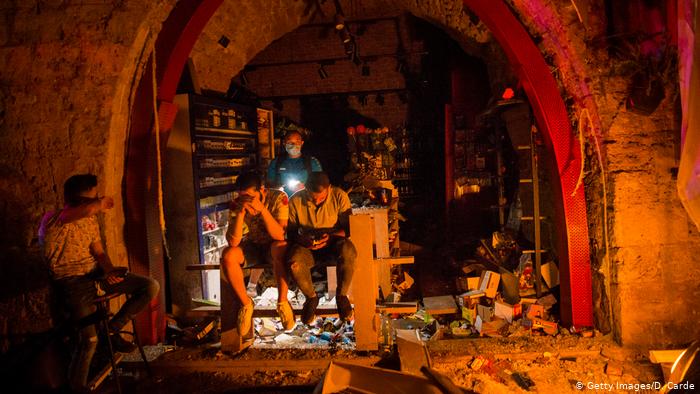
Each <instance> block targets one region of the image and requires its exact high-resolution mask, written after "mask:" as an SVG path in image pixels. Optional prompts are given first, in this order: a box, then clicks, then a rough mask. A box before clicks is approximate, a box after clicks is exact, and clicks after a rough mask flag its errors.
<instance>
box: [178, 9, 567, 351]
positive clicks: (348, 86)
mask: <svg viewBox="0 0 700 394" xmlns="http://www.w3.org/2000/svg"><path fill="white" fill-rule="evenodd" d="M344 14H345V12H344V11H343V10H342V8H340V4H338V8H336V13H335V17H334V18H332V20H329V21H328V22H315V23H309V24H306V25H302V26H300V27H299V28H297V29H296V30H294V31H292V32H290V33H288V34H286V35H284V36H282V37H281V38H279V39H278V40H276V41H274V42H273V43H271V44H270V45H269V46H268V47H267V48H265V49H264V50H263V51H261V52H260V53H258V54H257V55H256V56H255V57H253V59H252V60H251V61H250V62H249V63H248V64H247V65H245V67H243V69H242V70H240V71H239V72H237V73H236V74H235V75H233V76H232V77H231V82H230V86H229V89H228V90H227V91H226V92H217V91H207V90H202V89H199V88H198V86H197V80H198V78H199V77H198V75H197V72H198V71H197V70H196V69H195V67H194V65H193V63H192V62H189V63H188V66H187V67H186V69H185V71H184V72H183V74H182V77H181V80H180V83H179V86H178V92H177V93H178V96H177V98H176V104H177V105H178V107H179V108H180V111H179V112H178V118H177V119H176V120H175V124H174V127H173V131H171V133H170V136H169V141H168V149H167V151H166V158H165V162H166V164H165V165H166V167H165V172H164V190H165V195H164V199H165V201H166V204H165V219H166V222H168V223H169V226H168V227H169V230H168V234H167V235H168V244H169V248H170V265H169V267H170V273H169V274H170V283H169V288H168V290H169V300H170V301H171V303H172V304H171V313H174V314H175V315H180V316H182V315H183V314H185V312H183V311H198V312H199V313H205V311H210V312H211V311H214V312H215V313H216V312H218V311H219V310H221V311H223V310H224V309H226V308H225V306H224V305H222V303H225V301H223V300H222V297H225V296H224V295H223V294H224V293H225V292H226V290H227V285H226V284H225V283H224V282H221V274H220V265H219V260H220V259H221V255H222V251H223V250H224V248H225V247H226V246H227V242H226V239H225V233H226V225H227V220H228V215H229V211H228V208H229V203H230V201H231V200H232V199H234V198H235V197H236V196H235V193H234V188H233V183H234V182H235V179H236V177H237V176H238V175H239V174H240V173H241V172H243V171H246V170H248V169H257V170H258V171H260V172H261V173H266V172H267V169H268V166H269V165H270V164H269V163H270V162H271V160H272V159H273V158H274V157H277V156H279V155H280V154H281V153H282V149H283V144H282V143H281V142H280V141H282V140H283V139H284V136H285V134H286V133H288V132H290V131H299V132H300V133H301V134H302V135H303V138H304V141H305V142H304V145H303V154H304V155H309V156H313V157H315V158H317V159H318V160H319V162H320V163H321V166H322V168H323V170H324V171H326V172H327V173H328V175H329V178H330V180H331V183H332V184H333V185H336V186H339V187H341V188H342V189H343V190H345V191H346V192H348V194H349V197H350V200H351V202H352V204H353V212H354V213H359V212H362V210H363V209H365V210H373V209H379V210H384V212H386V213H385V215H386V216H385V217H384V218H383V219H381V222H382V223H384V224H383V226H386V227H387V228H385V229H384V231H383V233H382V234H379V235H376V234H375V236H377V237H380V238H377V239H375V240H374V245H373V246H372V250H373V251H374V253H375V256H379V254H380V253H384V254H385V256H384V257H392V258H399V259H400V258H408V257H410V262H411V264H396V265H391V266H390V267H388V268H387V269H386V272H385V273H384V275H385V276H386V278H384V279H382V278H381V277H380V278H377V280H378V282H379V283H378V286H377V287H378V293H377V294H376V298H377V299H376V301H377V302H378V303H379V304H386V305H389V304H391V305H394V307H395V308H398V309H396V310H401V308H405V309H403V310H402V311H404V313H401V314H397V313H393V314H390V313H387V314H386V315H387V316H390V320H392V321H400V320H401V321H402V319H403V318H404V317H406V316H408V315H412V314H413V316H414V317H415V313H419V314H420V313H424V314H428V315H431V316H432V315H435V316H439V315H440V314H442V313H445V314H446V316H450V312H454V311H452V310H451V308H452V306H453V307H454V310H455V311H457V310H458V309H457V308H467V310H470V309H469V308H472V309H471V310H474V311H476V310H477V308H476V306H477V305H479V304H480V303H483V305H482V306H483V307H484V310H487V309H488V308H493V307H494V302H496V299H494V298H493V295H491V297H492V298H484V299H483V300H480V299H479V298H478V297H477V298H472V299H470V298H469V297H468V296H466V297H465V296H462V298H460V297H459V295H460V294H467V293H468V292H469V291H475V290H477V289H479V288H480V286H486V282H488V279H486V280H484V279H483V278H484V276H486V277H487V278H488V275H495V276H500V277H501V283H502V285H501V287H500V289H501V290H499V296H498V301H497V302H499V303H502V304H503V305H507V307H508V308H512V307H513V305H515V304H519V303H520V302H521V301H520V299H521V296H522V297H523V298H525V299H526V300H527V301H530V300H533V302H534V300H537V299H544V300H546V302H547V317H548V319H550V320H549V321H550V324H552V322H554V321H556V320H557V319H558V308H557V306H556V304H557V302H558V297H559V294H558V278H557V277H556V275H557V252H556V246H555V244H556V242H555V234H554V233H553V229H552V221H551V220H548V218H550V219H551V217H552V216H553V215H554V212H553V208H552V206H553V204H552V201H551V197H549V196H551V194H552V193H551V190H552V189H551V185H550V182H549V172H548V171H550V165H551V164H550V160H551V158H550V157H548V155H547V149H546V148H545V147H544V141H543V138H542V136H541V134H540V133H539V132H538V130H537V127H536V125H535V121H534V118H533V116H532V110H531V109H530V106H529V104H528V101H527V98H526V96H525V94H524V92H523V91H522V88H521V87H520V86H519V85H518V82H517V79H516V78H515V76H514V73H513V70H511V69H510V68H509V65H508V63H507V62H504V60H503V59H504V58H505V55H504V54H503V53H502V50H501V49H500V48H499V47H497V46H493V45H490V46H489V45H483V46H477V45H474V46H473V47H468V48H465V47H462V46H460V45H459V44H458V43H457V42H456V41H454V40H453V39H452V38H450V36H449V35H448V34H447V33H446V32H445V31H444V30H442V29H439V28H437V27H435V26H434V25H432V24H431V23H429V22H427V21H425V20H422V19H419V18H416V17H414V16H412V15H410V14H396V15H378V16H357V17H352V18H351V17H347V18H346V17H345V16H344ZM326 19H329V18H326ZM229 40H230V39H229V38H228V37H226V36H222V37H220V39H219V42H218V44H219V47H220V48H219V49H224V48H225V47H226V45H227V42H228V41H229ZM299 43H301V44H299ZM210 55H211V56H217V54H216V53H212V54H210ZM183 109H184V110H183ZM241 131H242V133H241ZM248 132H249V133H248ZM190 144H191V145H192V146H193V148H192V150H191V152H192V153H191V154H189V153H188V152H184V151H189V146H190ZM217 144H218V145H217ZM222 144H230V145H234V148H235V149H239V148H240V150H235V149H234V150H230V149H229V150H224V151H222V150H221V149H220V148H221V146H223V145H222ZM237 144H238V145H237ZM239 145H240V146H239ZM227 146H228V145H227ZM229 147H230V146H229ZM232 149H233V148H232ZM217 161H218V163H217ZM533 171H534V172H533ZM268 181H269V180H268ZM535 217H537V218H538V219H537V220H535ZM375 219H376V218H375ZM375 221H380V219H376V220H375ZM375 231H376V230H375ZM381 237H383V238H381ZM352 238H353V235H352V234H351V239H352ZM380 243H383V245H380ZM380 250H381V251H380ZM318 271H319V272H317V273H316V276H315V277H314V278H315V279H316V280H317V281H318V284H317V286H319V287H318V289H319V290H320V291H322V292H323V294H326V299H324V300H322V308H323V306H324V305H326V306H327V307H329V308H330V309H331V310H332V309H333V303H334V302H335V300H334V299H333V289H332V286H333V285H332V284H329V283H328V279H327V276H328V273H326V272H322V271H323V270H318ZM543 271H545V272H544V274H541V277H542V278H541V279H540V280H536V279H535V278H536V277H538V275H535V272H543ZM246 273H247V275H248V277H247V280H248V282H247V283H248V291H249V294H250V295H254V296H256V297H262V299H257V298H256V299H257V300H258V302H257V303H258V304H259V305H262V304H265V303H266V302H267V303H268V304H270V300H271V299H272V298H274V296H275V295H276V293H275V291H276V288H275V287H274V286H275V282H274V278H273V277H272V271H271V270H270V267H264V268H260V269H246ZM552 273H554V274H552ZM380 276H381V275H380ZM545 277H546V279H547V280H546V281H545V280H544V278H545ZM358 280H360V279H358ZM491 286H494V284H491ZM495 286H496V287H498V286H499V284H498V279H497V280H496V284H495ZM292 288H293V289H294V285H293V284H292ZM371 290H374V289H371ZM290 296H292V297H293V299H294V300H296V304H295V303H294V302H293V305H295V307H296V308H297V309H299V308H300V307H301V305H302V304H303V300H304V299H303V296H301V298H300V299H298V298H297V297H299V296H300V295H299V293H298V292H296V293H294V294H290ZM454 296H458V297H457V298H456V299H457V300H458V302H459V303H460V304H459V305H458V304H457V303H454V299H453V297H454ZM445 297H446V298H445ZM545 297H547V298H545ZM450 299H453V300H452V301H453V302H450ZM431 300H434V301H435V302H438V306H429V303H430V302H433V301H431ZM459 300H461V301H459ZM373 301H374V300H373ZM324 302H327V303H326V304H324ZM440 302H447V304H448V305H447V306H445V305H440V304H439V303H440ZM465 302H466V304H465ZM453 303H454V305H452V304H453ZM372 305H374V303H372ZM268 306H269V305H268ZM261 308H262V309H264V308H263V307H262V306H261ZM431 308H432V309H431ZM355 309H356V310H357V309H358V306H357V305H356V306H355ZM405 311H408V312H405ZM268 314H269V313H268ZM258 315H260V316H263V315H265V313H264V312H258ZM256 316H257V315H256ZM477 317H478V314H476V313H475V315H474V316H473V317H469V318H467V319H456V320H455V319H452V317H449V318H448V317H441V318H440V320H441V322H442V323H443V324H447V325H449V324H450V323H452V325H453V326H454V327H453V328H454V329H453V330H452V331H453V332H454V335H455V337H463V336H469V335H477V336H478V335H481V331H482V329H481V328H479V329H477V328H476V318H477ZM540 317H541V316H540ZM481 318H486V315H484V316H481V317H480V319H481ZM256 319H257V320H256V324H257V329H256V333H257V334H258V335H257V336H256V338H257V339H254V340H253V341H254V343H253V346H272V347H275V346H278V347H279V346H283V347H284V346H289V343H286V342H280V341H279V340H275V335H274V334H275V333H276V332H277V331H276V330H273V329H272V327H274V326H273V323H270V322H266V321H265V319H268V320H269V319H270V318H269V317H267V318H263V317H261V318H256ZM328 319H331V320H329V321H333V322H336V323H337V324H339V322H337V321H336V320H334V319H335V318H334V317H332V314H331V317H329V318H328ZM431 319H432V317H431ZM273 320H274V319H273ZM453 321H454V322H456V323H453ZM278 324H279V323H278ZM319 324H321V328H320V329H317V330H316V331H318V332H316V334H317V336H318V335H319V334H320V333H322V332H323V328H322V322H321V321H319ZM386 324H391V323H386ZM396 324H398V323H396ZM404 324H405V323H404ZM554 325H556V324H554ZM277 328H279V327H277ZM501 329H503V327H501ZM431 330H432V331H431ZM505 330H507V328H505ZM224 331H225V328H224ZM341 332H342V330H336V331H334V336H333V340H332V341H330V342H332V343H333V344H335V342H337V343H341V341H345V342H346V343H349V344H352V345H355V343H354V341H355V339H356V338H355V337H354V335H353V333H352V331H350V332H349V333H346V334H343V335H339V333H341ZM260 334H263V335H260ZM424 335H435V326H433V327H426V328H425V332H424ZM448 335H451V334H448ZM312 336H313V335H312ZM307 337H308V334H307V333H305V331H304V330H298V332H296V337H295V340H294V341H293V343H294V344H295V346H305V345H308V343H309V339H308V338H307ZM284 338H285V339H286V337H284ZM312 341H313V339H312ZM320 342H321V343H322V344H328V342H329V341H327V340H326V341H324V340H321V341H320ZM371 342H372V344H371V345H370V347H374V346H380V345H381V344H382V343H383V344H384V345H389V344H388V343H387V339H386V338H384V340H383V342H381V341H380V342H381V343H380V342H377V341H371ZM223 346H225V345H223ZM241 346H246V345H241ZM362 346H364V345H361V346H360V347H362ZM236 349H237V348H236Z"/></svg>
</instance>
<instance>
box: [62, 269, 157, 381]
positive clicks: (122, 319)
mask: <svg viewBox="0 0 700 394" xmlns="http://www.w3.org/2000/svg"><path fill="white" fill-rule="evenodd" d="M95 284H96V282H95V280H94V279H93V278H91V277H89V276H86V275H83V276H71V277H68V278H62V279H58V280H57V281H56V285H57V290H58V291H59V292H60V293H59V294H60V295H61V297H63V301H64V305H65V307H66V309H67V311H68V313H70V315H71V319H72V320H73V321H75V322H77V321H78V320H80V319H82V318H84V317H86V316H89V315H90V314H92V313H94V312H96V311H97V307H96V306H95V298H96V297H97V289H96V287H95ZM101 286H102V288H103V289H104V290H105V291H106V292H107V293H116V292H119V293H124V294H126V295H128V296H129V297H128V300H127V301H126V303H124V305H123V306H122V307H121V309H120V310H119V312H117V314H116V315H114V317H113V318H112V320H111V321H110V323H109V325H110V328H112V329H116V330H118V329H120V328H122V327H123V326H124V325H125V324H126V322H128V321H129V320H130V319H132V318H133V317H134V316H135V315H136V314H137V313H138V312H140V311H141V310H143V309H144V308H145V307H146V306H147V305H148V303H149V302H150V301H151V299H153V297H155V296H156V294H158V290H159V289H160V286H159V285H158V282H156V281H155V280H153V279H151V278H147V277H144V276H140V275H136V274H131V273H129V274H127V275H126V276H125V277H124V280H123V281H121V282H119V283H117V284H115V285H111V286H110V285H107V284H106V282H105V283H103V284H101ZM96 349H97V331H96V329H95V326H94V325H89V326H86V327H83V328H81V329H80V332H79V340H78V348H77V349H76V353H75V354H74V356H73V359H72V360H71V364H70V367H69V377H68V379H69V384H70V386H71V388H72V389H75V390H78V389H83V388H85V387H86V386H87V382H88V373H89V371H90V363H91V362H92V357H93V356H94V355H95V350H96Z"/></svg>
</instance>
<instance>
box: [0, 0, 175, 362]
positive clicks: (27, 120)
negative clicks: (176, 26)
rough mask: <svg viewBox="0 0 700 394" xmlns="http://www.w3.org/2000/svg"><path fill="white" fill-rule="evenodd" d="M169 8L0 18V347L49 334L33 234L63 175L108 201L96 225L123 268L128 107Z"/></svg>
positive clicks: (40, 7) (141, 5)
mask: <svg viewBox="0 0 700 394" xmlns="http://www.w3.org/2000/svg"><path fill="white" fill-rule="evenodd" d="M173 4H174V1H161V2H159V3H157V4H156V5H154V4H151V3H149V2H140V1H107V2H92V3H90V4H86V5H82V4H74V3H73V2H68V1H50V2H46V1H27V2H11V3H9V2H6V3H5V4H3V6H2V7H1V8H0V12H1V13H2V17H3V21H5V23H3V24H2V27H1V28H0V67H1V68H2V70H3V72H2V74H1V75H0V111H1V112H2V120H1V123H0V147H1V148H0V152H2V154H0V185H2V186H1V187H0V216H2V220H0V250H2V252H1V253H0V255H1V257H0V261H2V263H1V270H2V275H0V276H1V277H2V285H1V286H0V287H2V288H3V289H4V290H3V297H2V299H1V300H0V335H2V336H3V338H7V337H6V336H5V334H7V333H12V334H15V335H18V334H23V333H31V332H38V331H42V330H45V329H47V328H48V327H49V326H50V325H51V319H50V317H49V300H50V296H49V288H48V275H47V271H46V266H45V264H44V263H43V261H42V259H41V258H40V257H39V253H38V247H37V246H36V230H37V227H38V223H39V219H40V218H41V216H42V214H43V213H44V212H45V211H47V210H51V209H56V208H58V207H60V206H61V205H62V200H63V197H62V196H63V187H62V186H63V182H64V181H65V179H66V178H68V177H69V176H70V175H72V174H75V173H84V172H92V173H94V174H96V175H97V176H98V177H99V179H100V181H101V183H100V185H99V188H98V189H99V193H100V194H101V195H111V196H113V197H114V198H115V202H116V207H115V209H113V210H112V211H111V212H109V213H108V214H105V215H102V217H101V222H102V224H103V238H104V239H105V241H106V244H107V245H106V246H107V250H108V252H109V253H110V255H111V256H112V259H113V261H114V263H115V264H117V265H126V260H125V259H126V249H125V247H124V244H123V234H122V232H123V228H122V227H123V223H124V219H123V218H124V215H123V210H122V208H121V207H122V198H121V197H122V196H121V179H122V176H123V163H124V151H125V150H124V148H125V147H124V143H125V136H126V130H127V125H128V113H129V108H130V105H129V102H130V101H131V98H132V93H133V87H134V86H135V85H134V82H135V81H138V79H139V78H140V71H139V70H140V65H141V64H142V62H143V59H142V57H141V56H140V55H142V53H143V49H144V48H146V47H148V46H149V45H150V44H151V43H152V41H153V39H155V37H156V35H157V32H158V30H159V29H160V23H161V21H162V20H163V19H164V18H165V17H166V16H167V15H168V13H169V12H170V9H171V8H172V5H173ZM135 15H138V16H139V17H138V18H135V17H134V16H135ZM20 339H21V338H20ZM2 346H3V348H5V347H6V346H7V343H6V342H4V343H3V344H2Z"/></svg>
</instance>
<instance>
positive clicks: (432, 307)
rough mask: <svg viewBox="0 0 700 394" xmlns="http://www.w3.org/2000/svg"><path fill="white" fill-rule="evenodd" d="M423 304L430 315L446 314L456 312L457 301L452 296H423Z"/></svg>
mask: <svg viewBox="0 0 700 394" xmlns="http://www.w3.org/2000/svg"><path fill="white" fill-rule="evenodd" d="M423 306H425V310H426V311H428V313H430V314H431V315H448V314H451V313H457V312H458V308H457V303H456V302H455V298H454V297H453V296H437V297H425V298H423Z"/></svg>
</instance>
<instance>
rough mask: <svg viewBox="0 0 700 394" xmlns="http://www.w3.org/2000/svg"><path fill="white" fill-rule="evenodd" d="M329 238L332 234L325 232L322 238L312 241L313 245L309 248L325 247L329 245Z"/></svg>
mask: <svg viewBox="0 0 700 394" xmlns="http://www.w3.org/2000/svg"><path fill="white" fill-rule="evenodd" d="M328 239H330V236H329V235H328V234H323V236H322V237H321V238H320V239H318V240H316V241H312V243H311V247H310V248H309V249H311V250H318V249H323V248H325V247H326V246H327V245H328Z"/></svg>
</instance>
